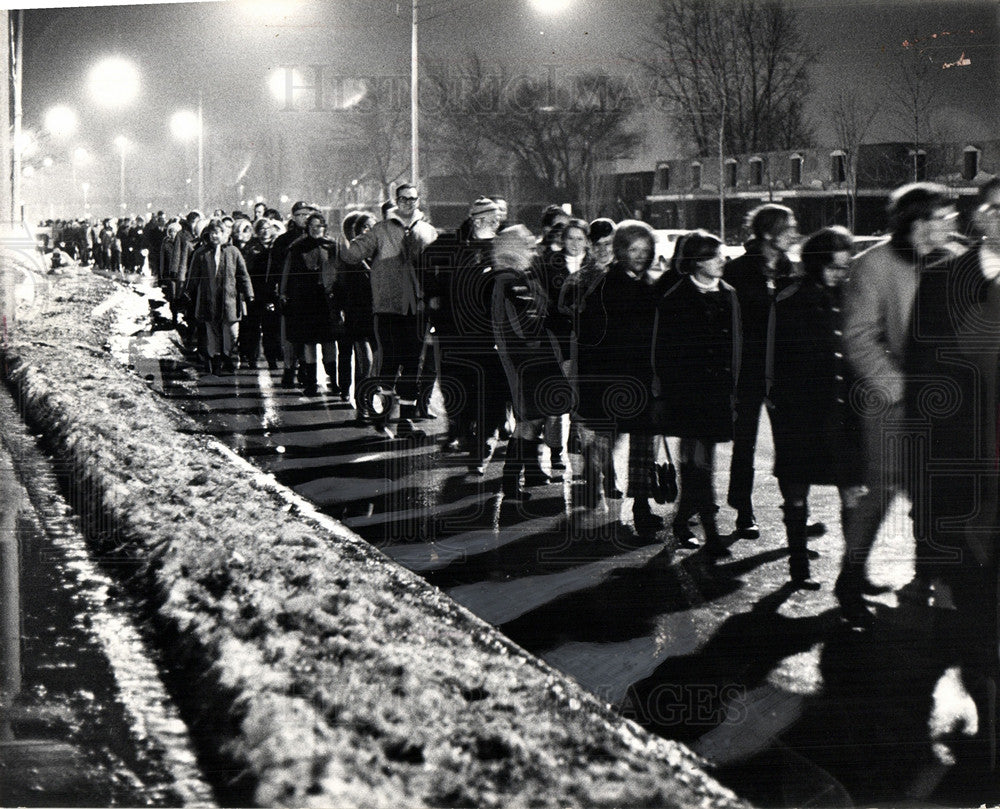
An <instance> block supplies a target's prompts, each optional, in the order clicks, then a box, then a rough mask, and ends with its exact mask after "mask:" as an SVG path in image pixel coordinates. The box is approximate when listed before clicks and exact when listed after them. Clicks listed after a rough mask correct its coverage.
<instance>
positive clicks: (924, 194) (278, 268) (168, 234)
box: [80, 180, 1000, 650]
mask: <svg viewBox="0 0 1000 809" xmlns="http://www.w3.org/2000/svg"><path fill="white" fill-rule="evenodd" d="M956 216H957V213H956V210H955V206H954V201H953V199H952V198H951V197H950V196H949V194H948V192H947V191H946V189H944V188H942V187H940V186H936V185H933V184H929V183H914V184H911V185H908V186H904V187H902V188H900V189H898V190H897V191H896V193H895V194H894V195H893V196H892V198H891V199H890V201H889V205H888V219H889V233H888V235H887V237H886V239H885V240H884V241H883V242H881V243H879V244H877V245H876V246H874V247H872V248H870V249H868V250H866V251H864V252H862V253H860V254H858V255H855V253H856V251H855V249H854V242H853V237H852V234H851V233H850V232H848V231H847V230H846V229H845V228H843V227H839V226H834V227H825V228H823V229H821V230H819V231H818V232H816V233H813V234H811V235H809V236H808V237H807V238H802V237H801V236H800V234H799V231H798V225H797V221H796V217H795V214H794V212H793V210H792V209H791V208H788V207H786V206H783V205H779V204H774V203H768V204H764V205H761V206H760V207H758V208H757V209H755V210H754V211H752V212H751V213H750V214H749V216H748V218H747V222H746V225H747V232H748V235H749V239H748V241H747V242H746V244H745V253H744V254H743V255H742V256H740V257H739V258H736V259H733V260H731V261H729V262H727V261H726V259H725V258H724V256H723V251H722V246H723V245H722V242H721V241H720V240H719V239H718V238H717V237H716V236H714V235H712V234H711V233H708V232H706V231H704V230H692V231H691V232H689V233H688V234H687V235H686V236H682V237H681V238H680V239H679V240H678V242H677V244H676V247H675V250H674V253H673V256H672V258H671V259H670V260H669V262H667V261H664V260H662V259H659V258H658V257H657V256H656V242H655V238H654V232H653V231H652V230H651V229H650V227H649V226H648V225H647V224H645V223H643V222H641V221H637V220H626V221H622V222H614V221H612V220H610V219H604V218H602V219H597V220H594V221H592V222H587V221H584V220H582V219H578V218H574V217H572V216H571V214H569V213H567V211H565V210H564V209H563V208H562V207H559V206H555V205H552V206H549V207H548V208H547V209H546V210H545V211H544V214H543V216H542V219H541V222H540V225H541V232H540V234H539V235H537V236H536V235H535V234H534V233H532V232H531V231H530V230H529V229H528V228H527V227H526V226H525V225H523V224H515V223H512V222H510V221H508V210H507V204H506V201H505V200H504V199H502V198H499V197H486V196H483V197H480V198H478V199H476V200H475V201H474V202H473V203H472V204H471V206H470V208H469V212H468V218H467V219H466V221H465V222H464V223H463V224H462V225H461V226H460V227H459V228H457V229H456V230H455V231H438V230H437V229H436V228H435V227H434V226H432V225H431V224H430V222H429V221H428V220H427V218H426V217H425V216H424V214H423V213H422V212H421V209H420V206H419V193H418V190H417V188H416V187H414V186H413V185H410V184H403V185H400V186H399V187H398V188H397V189H396V194H395V200H394V205H391V206H385V207H384V208H383V210H382V211H381V212H380V215H378V216H377V215H375V214H373V213H367V212H353V213H351V214H349V215H348V216H347V217H346V218H345V219H344V220H343V222H342V223H340V228H339V230H340V232H339V233H337V234H331V233H330V232H328V223H327V222H326V220H325V218H324V216H323V214H322V213H321V212H320V211H319V210H318V209H317V208H316V207H315V206H313V205H310V204H309V203H307V202H297V203H295V205H294V206H293V207H292V209H291V217H290V218H289V219H288V220H287V221H282V217H281V216H280V215H279V213H278V212H277V211H275V210H273V209H269V208H267V207H266V206H265V205H264V204H263V203H259V204H258V205H256V206H255V208H254V210H253V212H252V214H250V213H243V212H240V211H237V212H234V213H233V214H231V215H226V214H224V213H223V212H221V211H218V212H216V214H215V215H214V216H211V217H203V216H202V214H201V213H200V212H198V211H192V212H190V213H188V214H187V215H186V216H184V217H174V218H172V219H169V220H168V219H166V218H165V217H164V215H163V214H162V213H159V214H157V215H156V216H155V217H153V218H151V220H150V221H149V222H148V223H146V222H143V220H142V219H141V218H138V219H136V220H135V221H134V222H133V221H131V220H126V221H120V222H119V223H117V227H116V226H115V224H114V223H113V222H111V221H110V220H106V221H105V222H104V223H102V224H101V225H100V226H98V225H94V226H93V227H88V228H84V229H83V230H84V232H85V234H86V238H84V239H83V240H82V241H81V242H80V244H82V245H83V246H84V249H85V250H86V251H89V254H90V255H91V256H92V258H93V261H94V262H95V263H96V264H97V265H98V266H99V267H102V268H104V269H107V270H109V271H112V272H114V271H119V270H122V271H124V269H125V268H128V267H133V268H134V267H136V266H141V264H142V262H143V260H148V262H149V267H150V271H151V272H152V274H153V275H154V277H155V278H156V279H157V281H158V282H159V283H160V285H161V286H162V287H163V289H164V291H165V295H166V298H167V300H168V301H169V303H170V307H171V311H172V317H173V320H174V322H175V323H177V324H178V327H179V331H181V333H182V334H183V336H184V340H185V343H186V344H187V346H188V348H189V349H190V350H191V351H192V352H197V353H198V354H200V355H201V357H202V359H203V361H204V363H205V365H206V370H207V371H209V372H211V373H215V374H226V373H233V372H235V371H236V370H238V369H239V368H240V367H241V366H243V367H247V368H251V369H255V368H257V367H258V364H259V363H260V362H261V361H262V360H263V362H265V363H266V365H267V367H268V368H269V369H271V370H277V369H278V368H279V367H280V368H281V370H282V377H281V384H282V386H284V387H285V388H289V389H293V388H301V391H302V393H303V395H305V396H316V395H319V394H320V384H319V380H320V375H319V373H318V366H319V363H320V362H322V365H323V368H324V370H325V372H326V376H327V377H328V382H327V395H329V396H333V397H339V398H340V399H341V400H342V401H344V402H348V401H350V402H351V404H352V406H353V407H354V408H355V411H356V417H357V420H358V422H359V423H361V424H372V423H375V424H377V426H378V427H379V428H380V429H391V431H392V432H394V433H395V434H397V435H398V434H405V433H407V432H413V431H415V430H416V428H415V426H414V425H415V423H416V422H418V421H420V420H421V419H426V418H434V417H435V416H434V415H433V414H431V413H430V412H429V411H430V405H429V402H430V392H431V391H432V390H434V389H435V388H437V389H438V390H439V391H440V394H441V400H442V401H443V406H444V411H445V412H444V413H443V414H441V415H442V416H444V417H446V419H447V425H448V426H447V432H446V435H445V444H444V450H445V451H446V452H448V453H455V454H461V453H465V454H467V455H468V464H469V468H470V471H471V472H476V473H479V474H483V473H484V472H485V468H486V465H487V464H488V463H489V462H490V460H491V457H492V455H493V453H494V451H495V450H496V449H497V448H498V447H499V446H502V445H503V442H504V441H505V440H506V451H505V453H504V457H503V471H502V475H501V491H502V494H503V498H504V500H505V501H516V502H521V501H524V500H526V499H528V498H529V497H530V495H531V492H530V489H531V488H532V487H535V486H543V485H547V484H549V483H554V482H557V481H559V480H560V479H561V478H562V476H563V475H564V474H565V473H566V460H565V457H566V455H567V454H568V453H569V452H570V450H572V453H573V454H574V455H579V456H580V457H581V458H582V464H581V465H580V468H579V469H577V470H576V472H577V477H579V478H580V480H579V481H578V483H577V485H575V486H574V487H573V492H574V497H575V498H576V501H577V505H579V506H580V507H582V508H585V509H588V508H595V507H597V506H598V505H600V504H601V502H602V500H606V499H607V500H610V499H620V498H622V497H623V496H625V497H628V498H630V499H631V500H632V517H633V525H634V529H635V532H636V534H637V535H639V536H640V537H654V536H655V535H656V534H657V532H658V531H659V529H661V528H662V527H663V520H662V518H661V517H659V516H658V515H657V514H656V513H654V510H653V507H652V503H653V502H654V501H657V500H658V499H660V498H659V494H660V492H659V491H658V489H659V488H660V482H659V481H658V479H657V474H656V470H657V464H658V462H660V461H661V460H662V458H661V456H662V454H663V452H664V449H665V448H666V447H667V443H666V441H665V440H664V439H665V437H667V436H669V437H672V438H675V439H678V440H679V444H678V446H679V456H678V458H677V468H678V472H679V488H680V496H679V499H678V501H677V505H676V509H675V511H674V516H673V520H672V524H671V526H670V528H671V532H672V535H673V541H674V542H675V543H676V544H677V545H678V546H680V547H699V546H703V548H704V551H705V555H706V557H707V558H708V559H710V560H713V561H714V560H717V559H720V558H723V557H725V556H728V555H729V554H730V551H729V549H728V546H727V544H726V543H725V542H724V541H723V537H722V536H721V535H720V530H719V526H718V514H719V511H720V508H719V505H718V503H717V498H716V494H715V491H714V484H713V480H714V475H715V454H716V447H717V445H718V444H720V443H727V442H732V443H733V451H732V461H731V468H730V474H729V487H728V492H727V497H726V500H727V503H728V505H729V506H731V507H732V508H733V509H734V511H735V531H734V532H733V535H734V537H735V538H737V539H747V540H753V539H755V538H757V537H759V536H760V528H759V526H758V524H757V518H756V515H755V506H754V490H755V478H754V469H755V454H756V443H757V433H758V427H759V425H760V422H761V415H762V412H764V411H766V412H767V413H768V416H769V422H770V426H771V429H772V433H773V437H774V447H775V459H774V470H773V471H774V475H775V477H776V478H777V481H778V486H779V489H780V492H781V496H782V500H783V504H782V510H783V521H784V525H785V528H786V535H787V543H788V549H789V560H790V562H789V565H790V567H789V578H790V582H791V584H792V585H793V586H794V587H795V588H797V589H804V590H814V589H818V588H819V587H820V586H821V585H820V583H819V582H817V581H816V580H815V579H813V577H812V574H811V571H810V551H809V548H808V539H809V537H810V536H815V535H818V534H820V533H823V532H824V531H825V530H826V526H824V525H822V524H820V523H812V524H810V523H809V519H808V496H809V490H810V487H811V486H813V485H834V486H836V487H838V490H839V493H840V502H841V527H842V531H843V535H844V538H845V553H844V557H843V561H842V564H841V572H840V575H839V577H838V579H837V581H836V583H835V587H834V592H835V594H836V597H837V598H838V600H839V603H840V607H841V610H842V613H843V617H844V618H845V619H846V620H847V621H848V622H849V623H851V624H852V625H854V626H858V627H867V626H870V625H871V623H872V621H873V617H874V616H873V612H872V610H871V606H870V604H869V602H868V601H867V600H866V597H867V596H870V595H873V594H875V593H878V592H880V591H881V590H882V588H880V587H879V586H877V585H876V584H874V583H873V582H872V581H871V580H870V579H869V578H868V575H867V571H866V563H867V559H868V555H869V551H870V549H871V547H872V544H873V542H874V539H875V537H876V534H877V533H878V530H879V527H880V525H881V522H882V520H883V518H884V516H885V514H886V511H887V509H888V506H889V504H890V502H891V500H892V497H893V495H894V493H895V492H896V491H897V490H899V489H901V488H902V489H904V490H905V491H906V492H907V494H909V496H910V498H911V500H912V502H913V523H914V532H915V537H916V540H917V544H916V557H917V565H916V576H915V578H914V580H913V581H912V582H911V583H910V584H909V585H907V590H908V592H909V593H910V594H912V595H915V596H916V597H918V598H928V597H929V594H930V592H931V587H932V584H933V589H934V593H935V597H937V598H940V599H942V600H944V601H947V602H952V601H953V602H954V604H955V605H957V606H958V607H959V608H960V609H963V610H965V611H967V612H968V613H969V614H970V616H975V617H974V620H973V619H972V618H970V621H969V622H967V624H971V625H972V626H974V627H975V629H974V630H973V629H972V628H970V627H969V626H968V625H967V626H966V629H967V630H968V631H969V632H973V631H974V632H975V633H976V635H977V638H978V639H979V640H980V641H982V639H983V638H992V643H994V644H995V642H996V638H997V634H996V626H995V622H996V610H982V609H977V608H976V604H981V603H982V599H983V598H986V597H992V599H993V600H992V602H990V603H992V604H994V605H995V604H996V576H995V574H991V571H995V570H996V560H995V558H994V554H995V552H994V550H993V544H992V543H991V542H990V541H989V538H990V537H991V536H992V534H991V533H990V532H991V531H992V530H993V529H994V526H995V524H996V513H997V507H998V503H1000V487H998V485H997V476H996V474H989V472H990V470H991V469H993V465H994V464H995V458H996V447H997V446H1000V443H998V442H1000V439H998V438H997V433H998V430H1000V427H998V422H997V421H996V419H995V417H994V415H995V413H996V412H997V403H998V393H997V387H998V381H997V367H998V363H997V356H996V354H997V346H998V345H1000V341H998V340H997V337H998V332H1000V294H998V293H997V292H996V289H997V288H998V287H997V284H995V283H994V280H995V279H996V278H997V277H998V276H1000V181H996V180H994V181H991V182H989V183H987V184H985V185H984V186H983V187H982V188H981V189H980V191H979V196H978V199H977V206H976V207H975V210H974V212H973V214H972V217H971V222H970V224H971V226H972V227H973V228H974V232H975V237H976V238H974V239H971V240H970V239H964V238H957V235H956V232H955V231H956V222H955V221H954V220H955V217H956ZM970 243H971V245H972V246H971V247H970V246H969V245H970ZM86 256H87V253H86V252H84V253H81V258H84V259H85V258H86ZM793 257H794V258H793ZM956 358H957V359H956ZM942 380H943V381H942ZM942 384H944V385H945V386H946V388H947V389H948V390H949V391H954V390H957V391H959V393H958V394H957V398H958V400H959V401H958V404H957V405H956V406H955V407H954V408H952V409H948V407H947V406H945V405H942V404H941V403H940V401H939V399H940V398H941V393H940V390H941V387H940V386H941V385H942ZM935 386H937V387H935ZM948 386H950V387H948ZM387 395H388V396H389V397H390V398H391V399H393V400H394V401H395V402H398V405H399V411H398V418H394V419H392V420H390V422H386V420H385V419H384V418H382V419H380V418H379V412H381V411H378V409H377V407H376V405H377V401H378V400H379V399H380V397H381V398H382V399H384V398H385V397H386V396H387ZM952 411H954V412H952ZM956 414H957V415H956ZM567 425H568V430H567ZM914 425H919V426H920V427H921V429H924V430H925V433H924V435H925V437H927V441H925V442H924V443H923V444H921V443H920V442H912V441H911V442H907V441H906V440H905V436H906V435H912V431H913V429H914ZM625 438H627V442H628V455H627V456H628V465H627V470H628V471H627V487H623V488H625V491H624V493H623V491H622V490H621V489H619V481H618V480H617V478H616V473H615V465H614V462H613V457H614V450H615V446H616V443H617V442H618V441H619V440H623V439H625ZM910 444H913V445H920V446H924V447H925V448H929V449H926V450H925V452H929V453H930V454H929V455H928V456H927V457H925V458H923V459H922V460H921V459H915V458H914V457H912V456H911V455H907V452H906V451H904V450H902V449H900V447H903V446H904V445H907V446H908V445H910ZM935 459H937V460H939V461H941V470H938V471H936V472H934V473H933V474H931V472H929V471H928V470H930V469H932V468H933V463H932V462H933V461H934V460H935ZM956 461H957V462H960V463H956ZM949 462H950V463H951V465H950V466H949ZM942 470H943V471H942ZM949 470H950V471H949ZM942 515H944V516H945V517H947V519H943V518H942ZM698 525H700V529H701V541H700V542H698V541H697V540H698V537H697V536H696V533H695V530H694V529H695V528H696V527H697V526H698ZM984 624H986V626H984ZM991 633H992V634H991ZM974 648H979V649H980V650H981V648H982V643H981V642H980V643H978V645H974Z"/></svg>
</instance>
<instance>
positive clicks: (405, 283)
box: [342, 183, 438, 432]
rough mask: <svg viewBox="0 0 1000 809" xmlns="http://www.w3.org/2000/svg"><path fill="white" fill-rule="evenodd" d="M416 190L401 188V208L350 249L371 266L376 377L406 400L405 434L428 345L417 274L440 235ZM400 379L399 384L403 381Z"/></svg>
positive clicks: (347, 257) (346, 256)
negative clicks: (426, 251) (423, 352)
mask: <svg viewBox="0 0 1000 809" xmlns="http://www.w3.org/2000/svg"><path fill="white" fill-rule="evenodd" d="M418 200H419V194H418V193H417V189H416V187H415V186H412V185H410V184H408V183H404V184H403V185H401V186H399V188H397V189H396V208H395V209H393V210H392V211H391V212H390V213H389V214H388V216H387V218H386V219H384V220H383V221H381V222H376V223H375V225H374V226H373V227H372V228H371V230H369V231H367V232H365V233H362V234H361V235H360V236H358V237H357V238H356V239H354V241H352V242H351V243H350V245H348V247H347V248H346V249H345V250H344V252H343V255H342V258H343V260H344V261H345V262H346V263H348V264H357V263H358V262H361V261H368V262H369V263H370V265H371V283H372V309H373V311H374V313H375V339H376V346H377V348H376V356H375V375H376V377H378V379H379V383H380V384H381V385H382V387H384V388H387V389H389V388H394V389H395V391H396V394H397V395H398V396H399V401H400V418H401V421H400V427H399V429H400V431H401V432H406V431H408V430H412V426H413V424H412V420H413V419H414V418H415V417H416V413H417V408H416V401H417V397H418V395H419V389H418V382H417V371H418V367H419V365H420V352H421V349H422V348H423V344H424V331H425V326H424V317H423V308H424V302H423V287H422V283H421V279H420V278H419V276H418V273H417V267H418V266H419V260H420V255H421V253H422V252H423V250H424V248H425V247H427V245H429V244H431V243H432V242H433V241H434V240H435V239H436V238H437V235H438V232H437V230H436V229H435V228H434V227H433V225H431V224H430V223H429V222H427V221H426V219H424V215H423V213H422V212H421V211H420V209H419V208H418V207H417V202H418ZM397 374H398V382H397V381H396V380H397Z"/></svg>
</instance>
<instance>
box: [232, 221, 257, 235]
mask: <svg viewBox="0 0 1000 809" xmlns="http://www.w3.org/2000/svg"><path fill="white" fill-rule="evenodd" d="M244 231H249V233H250V236H251V237H253V232H254V231H253V223H251V221H250V220H249V219H237V220H236V221H235V222H233V234H234V235H235V234H236V233H243V232H244Z"/></svg>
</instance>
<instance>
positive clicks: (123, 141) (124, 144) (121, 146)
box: [115, 135, 128, 212]
mask: <svg viewBox="0 0 1000 809" xmlns="http://www.w3.org/2000/svg"><path fill="white" fill-rule="evenodd" d="M115 146H117V147H118V150H119V151H120V152H121V171H120V172H119V175H118V179H119V197H120V202H121V209H122V211H123V212H124V210H125V151H126V150H127V149H128V138H126V137H125V136H124V135H119V136H118V137H117V138H115Z"/></svg>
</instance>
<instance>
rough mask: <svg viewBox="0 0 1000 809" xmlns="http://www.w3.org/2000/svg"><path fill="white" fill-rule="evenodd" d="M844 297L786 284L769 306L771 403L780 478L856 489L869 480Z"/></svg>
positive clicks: (804, 281) (798, 282)
mask: <svg viewBox="0 0 1000 809" xmlns="http://www.w3.org/2000/svg"><path fill="white" fill-rule="evenodd" d="M839 293H840V290H838V289H829V288H826V287H823V286H820V285H817V284H816V283H814V282H813V281H812V280H810V279H808V278H795V279H786V280H785V281H784V282H781V283H779V287H778V291H777V293H776V294H775V298H774V304H773V305H772V307H771V314H770V318H769V320H768V339H767V370H766V377H767V400H766V402H767V406H768V412H769V414H770V419H771V426H772V430H773V434H774V455H775V459H774V475H775V477H777V478H778V479H779V480H782V481H789V482H793V483H808V484H812V483H818V484H835V485H838V486H855V485H859V484H860V483H862V482H863V480H864V452H863V449H862V447H863V444H862V438H861V421H860V419H859V418H858V415H857V413H856V412H855V411H854V409H853V408H852V407H851V399H850V392H851V387H852V384H853V382H854V379H853V374H852V373H851V370H850V368H849V366H848V364H847V361H846V359H845V358H844V349H843V340H842V329H841V326H842V320H843V315H842V312H841V300H840V294H839Z"/></svg>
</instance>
